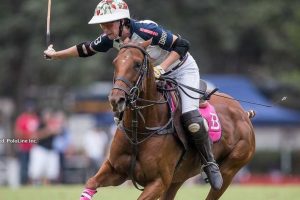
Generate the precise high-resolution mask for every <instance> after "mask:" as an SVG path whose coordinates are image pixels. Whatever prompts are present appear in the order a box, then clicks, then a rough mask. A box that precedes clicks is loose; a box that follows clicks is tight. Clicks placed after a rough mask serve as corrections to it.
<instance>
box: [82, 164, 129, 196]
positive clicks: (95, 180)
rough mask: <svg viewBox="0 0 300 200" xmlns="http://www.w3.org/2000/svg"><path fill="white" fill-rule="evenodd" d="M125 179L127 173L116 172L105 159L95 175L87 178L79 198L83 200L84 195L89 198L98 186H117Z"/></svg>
mask: <svg viewBox="0 0 300 200" xmlns="http://www.w3.org/2000/svg"><path fill="white" fill-rule="evenodd" d="M126 179H127V175H123V174H119V173H117V172H116V171H115V170H114V168H113V167H112V165H111V164H110V162H109V161H108V160H106V161H105V162H104V164H103V165H102V166H101V168H100V169H99V171H98V172H97V173H96V175H95V176H93V177H91V178H90V179H88V181H87V182H86V184H85V188H86V189H85V190H84V191H83V193H82V196H81V199H82V200H85V195H86V194H88V195H89V198H87V199H91V197H92V196H93V195H94V194H95V193H96V189H97V188H98V187H105V186H117V185H120V184H122V183H123V182H124V181H125V180H126Z"/></svg>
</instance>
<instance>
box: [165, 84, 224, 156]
mask: <svg viewBox="0 0 300 200" xmlns="http://www.w3.org/2000/svg"><path fill="white" fill-rule="evenodd" d="M171 87H172V86H170V85H168V83H167V84H165V85H164V88H165V90H166V91H168V92H167V93H166V94H165V96H166V98H167V101H168V103H169V107H170V112H171V117H172V118H173V125H174V129H175V131H174V134H175V135H174V136H175V137H176V138H177V139H178V140H179V142H180V143H181V144H182V146H183V148H184V149H185V150H186V151H187V150H188V149H189V145H188V143H189V139H188V137H187V133H186V131H185V129H184V127H183V126H182V123H181V118H180V116H181V114H182V109H181V99H180V95H179V93H178V90H170V88H171ZM199 90H200V91H203V92H204V95H203V96H202V98H200V99H199V112H200V114H201V115H202V117H203V118H204V119H205V120H206V121H207V124H208V127H209V131H208V132H209V137H210V139H211V141H212V142H218V141H219V140H220V138H221V135H222V131H221V123H220V121H219V117H218V115H217V113H216V111H215V108H214V107H213V105H211V104H210V103H209V102H208V101H207V97H208V96H209V94H210V89H208V88H207V83H206V82H205V81H204V80H202V79H201V80H200V88H199Z"/></svg>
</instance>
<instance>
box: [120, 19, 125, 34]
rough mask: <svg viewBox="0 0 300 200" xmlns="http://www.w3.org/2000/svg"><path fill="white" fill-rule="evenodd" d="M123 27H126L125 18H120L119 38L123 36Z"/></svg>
mask: <svg viewBox="0 0 300 200" xmlns="http://www.w3.org/2000/svg"><path fill="white" fill-rule="evenodd" d="M123 27H124V23H123V20H122V19H120V26H119V38H121V37H122V33H123Z"/></svg>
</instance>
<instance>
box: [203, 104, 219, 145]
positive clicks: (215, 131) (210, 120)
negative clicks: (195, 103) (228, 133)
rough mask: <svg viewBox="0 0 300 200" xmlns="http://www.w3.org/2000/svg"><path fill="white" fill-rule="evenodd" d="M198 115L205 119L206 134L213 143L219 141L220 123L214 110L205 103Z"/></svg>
mask: <svg viewBox="0 0 300 200" xmlns="http://www.w3.org/2000/svg"><path fill="white" fill-rule="evenodd" d="M199 112H200V114H201V115H202V116H203V118H204V119H206V121H207V124H208V134H209V137H210V139H211V140H212V141H213V142H217V141H219V140H220V138H221V135H222V130H221V123H220V120H219V117H218V115H217V113H216V110H215V108H214V107H213V106H212V105H211V104H210V103H208V102H207V106H205V107H200V108H199Z"/></svg>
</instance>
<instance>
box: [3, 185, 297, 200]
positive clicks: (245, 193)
mask: <svg viewBox="0 0 300 200" xmlns="http://www.w3.org/2000/svg"><path fill="white" fill-rule="evenodd" d="M82 188H83V186H73V185H72V186H47V187H45V186H36V187H21V188H19V189H9V188H5V187H0V199H1V200H79V196H80V193H81V192H82ZM208 189H209V188H208V186H183V187H182V188H181V190H180V191H179V192H178V194H177V197H176V200H200V199H204V198H205V196H206V194H207V192H208ZM139 194H140V192H139V191H138V190H136V189H135V188H133V187H130V186H120V187H108V188H103V189H102V188H101V189H99V190H98V193H97V194H96V196H94V200H100V199H102V200H134V199H137V197H138V196H139ZM221 199H222V200H235V199H237V200H240V199H242V200H299V199H300V185H294V186H286V185H282V186H270V185H268V186H264V185H260V186H239V185H231V186H230V187H229V189H228V190H227V191H226V192H225V194H224V195H223V196H222V198H221Z"/></svg>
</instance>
